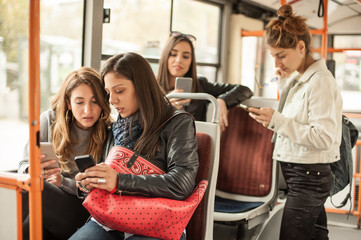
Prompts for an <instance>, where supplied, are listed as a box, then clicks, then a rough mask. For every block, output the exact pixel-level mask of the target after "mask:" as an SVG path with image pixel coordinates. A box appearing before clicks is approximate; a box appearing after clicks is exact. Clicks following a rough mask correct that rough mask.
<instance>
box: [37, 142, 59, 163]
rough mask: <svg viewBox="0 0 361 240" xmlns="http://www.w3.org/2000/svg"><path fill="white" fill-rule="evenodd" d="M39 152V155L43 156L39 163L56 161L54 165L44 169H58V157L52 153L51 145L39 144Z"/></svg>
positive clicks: (46, 143) (48, 143)
mask: <svg viewBox="0 0 361 240" xmlns="http://www.w3.org/2000/svg"><path fill="white" fill-rule="evenodd" d="M40 152H41V155H45V157H43V158H42V159H41V162H42V163H43V162H47V161H49V160H56V162H55V163H53V164H51V165H49V166H47V167H45V169H51V168H58V167H59V163H58V157H57V156H56V153H55V151H54V147H53V144H52V143H50V142H40Z"/></svg>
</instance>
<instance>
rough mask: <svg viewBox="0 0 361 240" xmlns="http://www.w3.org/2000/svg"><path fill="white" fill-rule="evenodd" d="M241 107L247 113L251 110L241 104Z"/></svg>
mask: <svg viewBox="0 0 361 240" xmlns="http://www.w3.org/2000/svg"><path fill="white" fill-rule="evenodd" d="M239 106H240V107H241V108H242V109H244V110H246V111H247V112H249V109H248V106H247V105H244V104H239Z"/></svg>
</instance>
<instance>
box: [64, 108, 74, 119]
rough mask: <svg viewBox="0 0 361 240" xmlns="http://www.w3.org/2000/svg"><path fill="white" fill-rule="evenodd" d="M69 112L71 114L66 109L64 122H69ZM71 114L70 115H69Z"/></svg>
mask: <svg viewBox="0 0 361 240" xmlns="http://www.w3.org/2000/svg"><path fill="white" fill-rule="evenodd" d="M69 112H71V111H70V109H68V111H66V113H65V121H70V119H69ZM70 114H71V113H70ZM71 115H72V116H73V114H71Z"/></svg>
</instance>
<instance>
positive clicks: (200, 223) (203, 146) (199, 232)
mask: <svg viewBox="0 0 361 240" xmlns="http://www.w3.org/2000/svg"><path fill="white" fill-rule="evenodd" d="M197 141H198V150H197V152H198V159H199V168H198V173H197V177H196V183H198V182H200V181H201V180H203V179H206V180H208V181H209V167H210V160H211V148H212V142H211V137H210V136H209V135H208V134H206V133H199V132H197ZM207 192H208V190H207ZM206 200H207V198H206V197H204V198H203V199H202V201H201V203H200V204H199V205H198V207H197V209H196V211H195V212H194V214H193V216H192V218H191V220H190V221H189V223H188V225H187V239H188V240H192V239H195V240H198V239H202V238H203V234H204V231H205V222H206V221H205V212H206Z"/></svg>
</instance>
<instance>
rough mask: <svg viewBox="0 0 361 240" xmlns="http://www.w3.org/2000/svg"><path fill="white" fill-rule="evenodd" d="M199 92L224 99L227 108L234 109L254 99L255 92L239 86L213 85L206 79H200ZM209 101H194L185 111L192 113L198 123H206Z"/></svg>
mask: <svg viewBox="0 0 361 240" xmlns="http://www.w3.org/2000/svg"><path fill="white" fill-rule="evenodd" d="M198 81H199V91H198V92H201V93H208V94H210V95H212V96H213V97H215V98H221V99H223V100H224V101H225V102H226V104H227V108H228V109H230V108H233V107H235V106H236V105H237V104H239V103H241V102H242V101H243V100H245V99H247V98H250V97H252V95H253V92H252V91H251V90H250V89H249V88H248V87H246V86H243V85H239V84H224V83H211V82H208V80H207V79H206V78H205V77H199V78H198ZM208 103H209V101H205V100H196V101H195V100H193V101H191V103H190V104H189V106H186V107H185V110H186V111H187V112H189V113H191V114H192V115H193V116H194V118H195V119H196V120H198V121H205V120H206V114H207V105H208Z"/></svg>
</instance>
